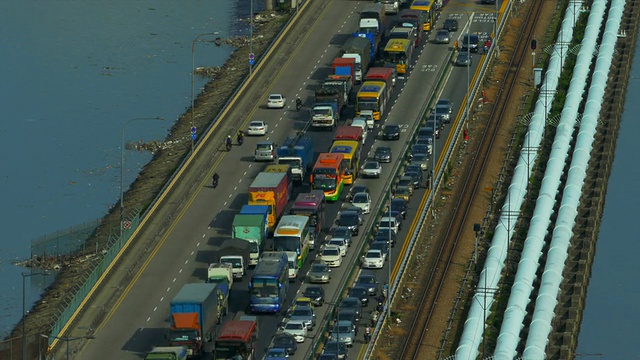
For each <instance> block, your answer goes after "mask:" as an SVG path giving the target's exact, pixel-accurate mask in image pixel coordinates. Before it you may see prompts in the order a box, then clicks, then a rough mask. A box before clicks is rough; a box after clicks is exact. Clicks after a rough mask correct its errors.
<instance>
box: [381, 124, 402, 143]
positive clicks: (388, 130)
mask: <svg viewBox="0 0 640 360" xmlns="http://www.w3.org/2000/svg"><path fill="white" fill-rule="evenodd" d="M382 139H383V140H400V126H398V125H396V124H387V125H385V126H384V129H382Z"/></svg>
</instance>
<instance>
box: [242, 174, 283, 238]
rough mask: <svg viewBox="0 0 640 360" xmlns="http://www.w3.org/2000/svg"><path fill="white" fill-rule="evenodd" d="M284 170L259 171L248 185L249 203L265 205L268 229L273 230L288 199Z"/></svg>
mask: <svg viewBox="0 0 640 360" xmlns="http://www.w3.org/2000/svg"><path fill="white" fill-rule="evenodd" d="M288 176H289V175H288V174H287V173H284V172H261V173H259V174H258V176H256V178H255V180H253V182H252V183H251V186H249V205H267V206H269V207H270V208H271V211H270V213H269V216H268V220H269V229H270V230H271V232H273V230H275V227H276V224H277V222H278V219H280V215H282V213H283V212H284V208H285V206H287V202H288V201H289V197H290V196H291V194H290V193H289V178H288Z"/></svg>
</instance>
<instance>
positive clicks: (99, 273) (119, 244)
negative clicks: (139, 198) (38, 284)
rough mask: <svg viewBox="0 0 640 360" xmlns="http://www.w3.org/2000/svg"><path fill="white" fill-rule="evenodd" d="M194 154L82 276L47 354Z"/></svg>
mask: <svg viewBox="0 0 640 360" xmlns="http://www.w3.org/2000/svg"><path fill="white" fill-rule="evenodd" d="M308 3H309V2H308V1H305V2H304V3H303V4H302V6H300V8H299V9H298V11H297V12H295V13H293V15H292V16H291V17H290V18H289V20H288V21H287V22H286V23H285V25H284V26H283V27H282V30H281V31H280V32H279V33H278V34H277V35H276V36H275V37H274V40H273V41H272V42H271V44H270V45H269V46H268V47H267V48H266V49H265V50H264V53H265V54H267V53H269V52H270V51H271V50H272V49H273V48H274V46H276V44H278V43H279V40H280V38H281V37H282V36H283V34H284V33H285V31H287V30H288V28H289V27H290V26H291V25H292V23H293V22H294V21H296V20H297V19H298V17H299V16H300V14H301V13H302V11H303V10H304V9H305V8H306V5H307V4H308ZM265 60H267V57H260V58H259V59H258V61H257V63H256V65H255V67H254V69H255V70H254V71H253V74H251V75H247V76H246V77H245V79H244V80H243V81H242V83H240V84H239V86H238V87H237V88H236V90H235V91H234V92H233V93H232V94H231V96H230V97H229V99H228V100H227V102H226V103H225V104H224V105H223V107H222V109H225V108H228V107H229V105H230V104H231V103H232V102H233V101H234V99H235V98H236V97H237V96H238V94H239V93H240V92H241V91H242V90H243V89H244V88H245V86H246V85H247V83H248V82H249V81H250V80H251V79H252V78H253V76H255V75H254V74H256V73H257V71H258V70H259V67H260V65H262V63H263V62H264V61H265ZM224 115H225V112H224V111H221V112H220V113H219V114H218V115H217V116H216V118H214V119H213V120H212V122H211V124H210V125H209V126H208V127H207V129H206V130H205V132H204V134H207V133H211V132H212V131H213V130H214V129H215V127H216V125H217V123H218V122H219V120H220V119H221V118H222V117H223V116H224ZM206 139H207V136H202V137H201V138H200V140H199V141H198V142H197V143H196V144H197V145H196V148H200V147H201V146H202V144H203V142H205V141H206ZM194 154H195V152H194V153H191V154H187V156H186V157H185V159H184V160H183V161H182V162H181V163H180V164H179V166H178V168H177V170H176V171H175V172H174V173H173V175H172V176H171V177H170V178H169V179H168V181H167V182H166V183H165V185H164V186H163V187H162V189H161V190H160V191H159V192H158V195H156V197H155V198H154V199H153V201H152V202H151V205H150V206H149V207H148V208H147V209H146V210H145V212H144V213H143V214H138V215H136V216H135V218H134V219H132V220H131V228H129V229H128V230H125V232H124V233H123V235H122V236H120V237H119V239H117V240H116V241H115V242H114V243H113V245H112V246H111V247H109V249H108V250H106V251H105V252H104V257H103V258H102V260H101V261H100V262H99V263H98V264H97V266H96V267H95V268H94V269H93V270H92V271H91V273H89V274H88V275H87V276H86V280H85V282H84V283H83V284H82V285H80V287H79V288H78V291H77V292H76V294H75V295H74V296H73V297H72V298H71V299H70V300H69V302H68V303H67V306H66V308H64V309H63V310H62V311H61V312H60V313H59V314H58V318H57V319H56V321H55V323H54V325H53V326H52V328H51V332H50V334H49V335H50V337H49V351H51V350H52V349H53V348H54V347H55V346H56V344H57V343H58V339H56V338H55V337H56V336H59V335H60V334H61V333H62V332H63V331H64V330H65V329H66V328H67V327H68V326H69V325H70V323H71V322H72V321H73V320H74V314H76V313H77V312H78V311H79V310H80V309H79V308H80V305H81V304H82V303H83V302H84V301H85V299H86V298H87V296H88V295H89V294H90V293H91V292H92V291H94V290H95V289H94V287H95V286H96V284H98V281H99V280H100V279H101V278H102V277H103V276H104V275H105V272H107V271H108V269H109V268H110V265H111V264H112V263H113V261H114V260H116V259H117V258H118V257H119V255H120V254H121V252H122V251H123V248H125V245H127V244H128V243H129V241H130V240H131V238H132V235H133V234H134V233H136V230H137V228H138V226H139V225H140V223H141V220H142V219H145V218H147V217H148V215H149V213H150V212H151V211H152V210H153V209H154V208H155V207H154V206H153V204H157V203H158V202H159V200H160V199H161V198H162V197H164V196H165V193H166V192H167V191H169V190H170V187H171V186H173V184H174V183H175V180H176V178H177V177H178V176H179V174H181V170H182V169H183V168H185V167H186V166H188V164H189V163H190V162H191V159H192V157H193V156H194Z"/></svg>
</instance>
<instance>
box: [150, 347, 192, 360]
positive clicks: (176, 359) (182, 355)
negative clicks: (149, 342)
mask: <svg viewBox="0 0 640 360" xmlns="http://www.w3.org/2000/svg"><path fill="white" fill-rule="evenodd" d="M186 358H187V348H186V347H184V346H156V347H154V348H153V349H151V351H149V352H148V353H147V356H145V358H144V360H185V359H186Z"/></svg>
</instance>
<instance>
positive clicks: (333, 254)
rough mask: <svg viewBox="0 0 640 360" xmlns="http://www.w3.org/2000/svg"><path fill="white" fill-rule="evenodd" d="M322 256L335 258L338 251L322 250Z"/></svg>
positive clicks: (333, 249) (334, 249)
mask: <svg viewBox="0 0 640 360" xmlns="http://www.w3.org/2000/svg"><path fill="white" fill-rule="evenodd" d="M322 255H327V256H336V255H340V249H336V248H327V249H324V250H323V251H322Z"/></svg>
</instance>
